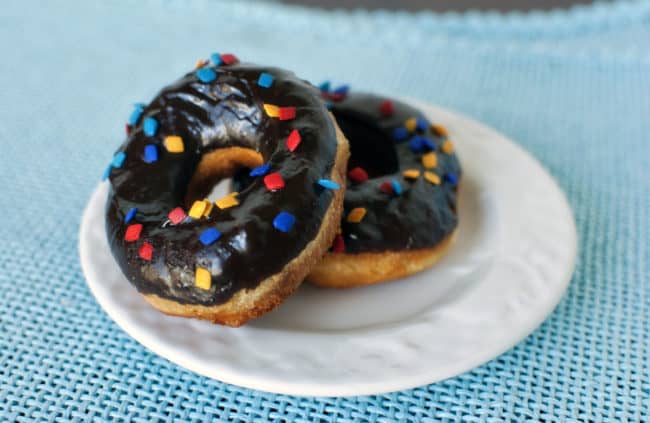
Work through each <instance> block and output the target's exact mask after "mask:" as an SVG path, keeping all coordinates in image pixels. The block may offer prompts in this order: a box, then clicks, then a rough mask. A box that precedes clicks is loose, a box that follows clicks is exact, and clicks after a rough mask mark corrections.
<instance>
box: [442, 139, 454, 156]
mask: <svg viewBox="0 0 650 423" xmlns="http://www.w3.org/2000/svg"><path fill="white" fill-rule="evenodd" d="M441 149H442V152H443V153H445V154H451V153H453V152H454V143H453V142H451V140H446V141H445V142H443V143H442V147H441Z"/></svg>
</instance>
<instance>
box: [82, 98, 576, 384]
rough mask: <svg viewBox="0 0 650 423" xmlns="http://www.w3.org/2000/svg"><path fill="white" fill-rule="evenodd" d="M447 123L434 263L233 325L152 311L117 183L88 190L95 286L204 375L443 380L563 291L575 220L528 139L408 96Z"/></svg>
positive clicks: (504, 344) (494, 348) (103, 301)
mask: <svg viewBox="0 0 650 423" xmlns="http://www.w3.org/2000/svg"><path fill="white" fill-rule="evenodd" d="M410 102H411V103H414V105H416V106H418V107H420V108H421V109H422V110H423V111H424V112H425V114H426V115H428V116H429V117H430V119H431V120H432V121H434V122H439V123H441V124H443V125H445V126H446V127H447V128H448V129H449V132H450V134H451V137H452V138H453V139H454V141H455V145H456V147H457V150H458V154H459V156H460V158H461V163H462V165H463V172H464V173H463V183H462V187H461V193H460V208H459V210H460V227H459V233H458V239H457V242H456V243H455V244H454V246H453V247H452V249H451V250H450V252H449V254H448V255H447V256H445V257H444V258H443V260H442V261H441V262H440V263H439V264H438V265H436V266H435V267H434V268H432V269H430V270H427V271H425V272H422V273H420V274H418V275H415V276H413V277H410V278H407V279H405V280H400V281H397V282H394V283H389V284H384V285H377V286H371V287H363V288H357V289H353V290H340V291H339V290H333V291H328V290H322V289H317V288H314V287H311V286H308V285H306V284H305V285H303V286H302V287H301V288H300V289H299V290H298V292H297V293H296V294H295V295H293V296H292V297H291V298H289V300H288V301H286V302H285V303H284V304H283V305H282V306H280V307H279V308H278V309H277V310H275V311H273V312H272V313H270V314H268V315H266V316H263V317H262V318H260V319H258V320H256V321H253V322H251V323H249V324H247V325H246V326H244V327H241V328H237V329H232V328H226V327H221V326H216V325H212V324H209V323H206V322H201V321H196V320H191V319H183V318H177V317H169V316H165V315H162V314H160V313H158V312H157V311H155V310H153V309H152V308H151V307H150V306H149V305H148V304H147V303H145V301H144V300H142V299H141V298H140V296H139V295H138V294H137V293H136V291H135V289H134V288H133V287H132V286H131V285H130V284H129V282H128V281H127V280H126V278H125V277H124V276H123V275H122V274H121V272H120V270H119V268H118V266H117V265H116V264H115V262H114V261H113V257H112V256H111V253H110V251H109V247H108V244H107V242H106V236H105V233H104V206H105V203H106V196H107V192H108V184H107V183H103V184H101V185H100V186H99V187H98V188H97V190H96V191H95V192H94V193H93V195H92V197H91V198H90V202H89V203H88V206H87V209H86V211H85V212H84V215H83V221H82V223H81V230H80V241H79V249H80V255H81V264H82V267H83V271H84V273H85V275H86V278H87V280H88V285H89V286H90V289H91V290H92V292H93V294H94V295H95V297H96V298H97V301H98V302H99V304H100V305H101V306H102V307H103V308H104V310H105V311H106V313H108V315H109V316H111V318H113V320H115V322H116V323H117V324H118V325H119V326H120V327H121V328H122V329H124V330H125V331H126V332H127V333H128V334H129V335H131V336H132V337H133V338H135V339H136V340H137V341H139V342H140V343H142V344H143V345H144V346H146V347H147V348H149V349H150V350H152V351H153V352H155V353H156V354H159V355H161V356H163V357H165V358H167V359H168V360H170V361H172V362H174V363H177V364H179V365H181V366H183V367H185V368H187V369H190V370H192V371H194V372H196V373H199V374H202V375H205V376H208V377H211V378H214V379H218V380H221V381H224V382H228V383H232V384H236V385H240V386H245V387H249V388H255V389H260V390H265V391H270V392H277V393H285V394H294V395H320V396H348V395H364V394H377V393H383V392H388V391H395V390H401V389H406V388H412V387H416V386H420V385H425V384H429V383H432V382H437V381H440V380H443V379H446V378H449V377H452V376H455V375H457V374H459V373H462V372H465V371H467V370H470V369H472V368H473V367H475V366H478V365H480V364H482V363H485V362H486V361H488V360H490V359H492V358H494V357H496V356H498V355H499V354H501V353H503V352H504V351H506V350H508V349H509V348H511V347H512V346H514V345H515V344H516V343H517V342H519V341H521V340H522V339H523V338H524V337H525V336H526V335H528V334H529V333H531V332H532V331H533V330H534V329H535V328H536V327H537V326H538V325H539V324H540V323H541V322H542V321H543V320H544V319H545V318H546V316H548V314H549V313H551V311H552V310H553V309H554V307H555V306H556V305H557V303H558V301H559V300H560V298H561V296H562V294H563V293H564V291H565V289H566V287H567V285H568V283H569V280H570V278H571V274H572V273H573V267H574V263H575V257H576V230H575V224H574V221H573V216H572V213H571V209H570V208H569V205H568V203H567V201H566V199H565V197H564V195H563V194H562V192H561V191H560V189H559V187H558V186H557V184H556V183H555V182H554V180H553V179H552V178H551V177H550V176H549V174H548V173H547V172H546V171H545V170H544V169H543V168H542V166H541V165H540V164H539V162H537V161H536V160H535V159H534V158H533V157H531V156H530V155H529V154H528V153H527V152H525V151H524V150H523V149H521V148H520V147H518V146H517V145H515V144H514V143H513V142H511V141H509V140H508V139H506V138H505V137H504V136H503V135H501V134H498V133H497V132H495V131H494V130H492V129H489V128H487V127H485V126H484V125H482V124H479V123H477V122H475V121H473V120H470V119H468V118H466V117H463V116H460V115H458V114H455V113H452V112H450V111H447V110H443V109H441V108H438V107H434V106H431V105H427V104H422V103H418V102H416V101H412V100H411V101H410Z"/></svg>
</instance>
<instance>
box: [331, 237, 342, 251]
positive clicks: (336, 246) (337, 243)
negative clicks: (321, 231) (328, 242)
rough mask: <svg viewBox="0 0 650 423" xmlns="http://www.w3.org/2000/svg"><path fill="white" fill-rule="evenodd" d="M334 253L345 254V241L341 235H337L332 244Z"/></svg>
mask: <svg viewBox="0 0 650 423" xmlns="http://www.w3.org/2000/svg"><path fill="white" fill-rule="evenodd" d="M332 252H333V253H343V252H345V241H344V240H343V237H342V236H341V235H340V234H339V235H336V237H335V238H334V242H333V243H332Z"/></svg>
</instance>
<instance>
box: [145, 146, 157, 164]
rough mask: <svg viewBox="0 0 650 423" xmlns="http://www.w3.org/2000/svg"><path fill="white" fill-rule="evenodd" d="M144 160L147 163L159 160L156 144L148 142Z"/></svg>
mask: <svg viewBox="0 0 650 423" xmlns="http://www.w3.org/2000/svg"><path fill="white" fill-rule="evenodd" d="M144 161H145V162H146V163H153V162H156V161H158V150H157V149H156V146H155V145H153V144H147V145H145V146H144Z"/></svg>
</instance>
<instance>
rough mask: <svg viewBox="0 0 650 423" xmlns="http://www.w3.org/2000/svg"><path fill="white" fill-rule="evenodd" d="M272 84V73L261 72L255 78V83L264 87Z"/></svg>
mask: <svg viewBox="0 0 650 423" xmlns="http://www.w3.org/2000/svg"><path fill="white" fill-rule="evenodd" d="M272 84H273V75H271V74H269V73H266V72H262V73H261V74H260V77H259V78H258V80H257V85H259V86H260V87H264V88H269V87H270V86H271V85H272Z"/></svg>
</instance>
